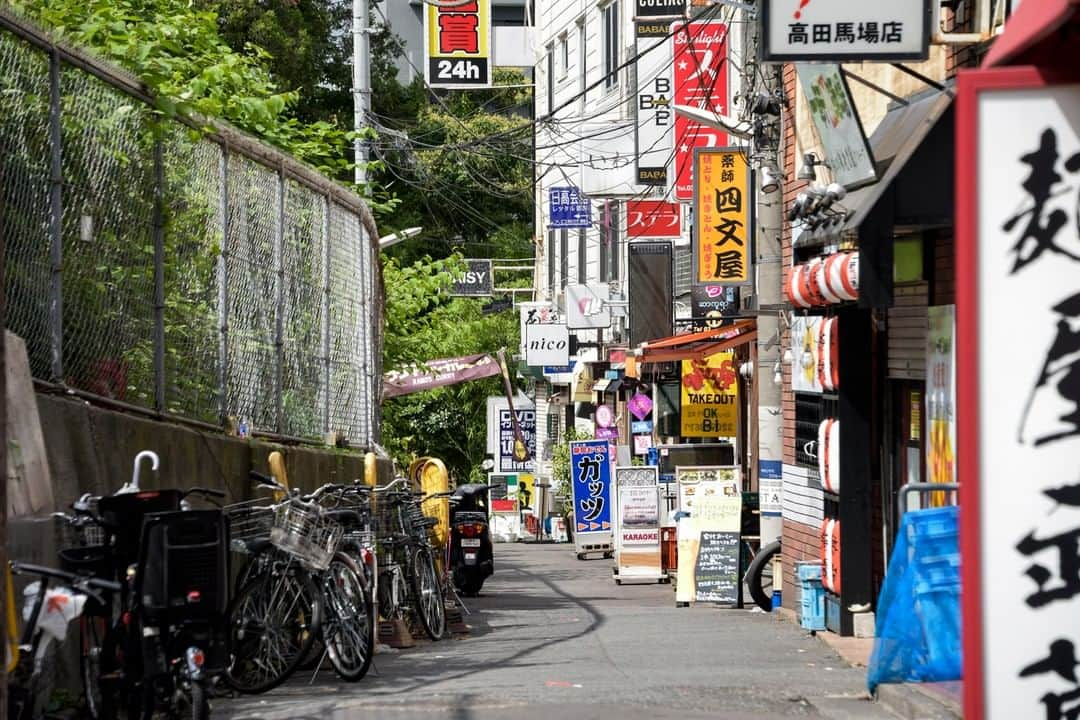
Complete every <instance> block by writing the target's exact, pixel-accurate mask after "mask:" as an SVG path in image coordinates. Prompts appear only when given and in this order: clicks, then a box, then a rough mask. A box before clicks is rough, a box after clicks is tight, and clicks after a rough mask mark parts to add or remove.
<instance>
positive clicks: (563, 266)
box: [559, 228, 570, 288]
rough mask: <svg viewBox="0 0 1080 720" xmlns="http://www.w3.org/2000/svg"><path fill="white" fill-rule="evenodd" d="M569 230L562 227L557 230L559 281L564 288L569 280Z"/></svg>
mask: <svg viewBox="0 0 1080 720" xmlns="http://www.w3.org/2000/svg"><path fill="white" fill-rule="evenodd" d="M569 236H570V231H569V230H567V229H566V228H563V229H562V230H560V231H559V282H560V283H561V284H562V286H563V287H564V288H565V287H566V283H568V282H570V248H569V244H570V243H569V242H568V238H569Z"/></svg>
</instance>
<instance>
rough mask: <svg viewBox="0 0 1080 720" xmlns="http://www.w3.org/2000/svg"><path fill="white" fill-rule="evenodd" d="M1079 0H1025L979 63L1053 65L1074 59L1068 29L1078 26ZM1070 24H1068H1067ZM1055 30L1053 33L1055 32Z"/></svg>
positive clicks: (984, 65) (992, 65)
mask: <svg viewBox="0 0 1080 720" xmlns="http://www.w3.org/2000/svg"><path fill="white" fill-rule="evenodd" d="M1077 10H1080V0H1025V1H1024V2H1023V3H1021V4H1020V7H1019V8H1017V10H1016V12H1014V13H1013V14H1012V15H1010V16H1009V19H1008V20H1007V21H1006V23H1005V32H1004V33H1002V34H1001V36H1000V37H999V38H998V39H997V40H995V41H994V44H993V45H991V46H990V51H989V52H988V53H986V57H985V58H984V59H983V63H982V66H983V67H984V68H989V67H998V66H1001V65H1054V64H1056V63H1060V62H1063V61H1066V60H1067V61H1068V62H1069V63H1070V64H1071V63H1072V62H1074V56H1073V54H1072V51H1073V47H1074V44H1073V43H1074V42H1075V40H1074V41H1072V42H1070V40H1069V38H1068V37H1067V35H1068V34H1069V33H1065V32H1058V31H1059V30H1062V29H1068V30H1070V31H1071V32H1072V33H1076V32H1077V31H1078V30H1080V17H1078V15H1077V13H1076V11H1077ZM1070 25H1071V26H1073V27H1068V26H1070ZM1055 33H1056V35H1055Z"/></svg>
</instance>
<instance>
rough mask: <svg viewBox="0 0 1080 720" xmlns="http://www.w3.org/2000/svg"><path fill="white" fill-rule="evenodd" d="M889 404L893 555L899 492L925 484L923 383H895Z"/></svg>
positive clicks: (888, 506) (888, 511) (888, 520)
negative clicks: (917, 483)
mask: <svg viewBox="0 0 1080 720" xmlns="http://www.w3.org/2000/svg"><path fill="white" fill-rule="evenodd" d="M889 385H890V388H891V393H890V398H889V399H890V400H891V403H892V412H891V413H890V416H891V418H892V432H891V435H892V438H891V441H890V451H891V453H890V454H891V455H892V473H891V474H892V487H890V488H889V493H888V500H889V501H888V502H886V503H885V507H884V510H885V513H884V514H885V517H884V518H883V520H884V522H885V527H886V528H887V532H886V538H887V539H888V545H889V547H888V552H889V553H891V552H892V546H893V542H894V539H895V538H896V532H897V530H898V529H899V525H898V521H897V515H898V511H899V504H900V502H902V498H901V497H900V488H901V487H903V486H904V485H907V484H908V483H916V482H923V480H924V479H925V478H926V455H925V453H924V451H923V443H924V442H925V437H926V424H925V417H926V409H925V403H926V383H925V382H923V381H922V380H893V381H891V382H890V383H889Z"/></svg>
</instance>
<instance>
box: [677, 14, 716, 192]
mask: <svg viewBox="0 0 1080 720" xmlns="http://www.w3.org/2000/svg"><path fill="white" fill-rule="evenodd" d="M671 43H672V47H673V48H674V50H673V56H674V60H675V64H674V66H673V76H674V80H675V91H674V98H673V102H674V104H675V105H690V106H691V107H700V108H708V109H710V110H713V111H715V112H717V113H721V114H727V112H728V73H729V72H730V69H729V67H728V62H727V56H728V27H727V25H725V24H724V23H722V22H715V21H711V20H707V21H695V22H689V23H672V26H671ZM674 128H675V178H674V186H675V187H674V190H675V193H674V197H675V199H676V200H682V201H686V202H689V201H692V200H693V199H694V149H695V148H699V147H720V146H723V145H727V142H728V137H727V133H723V132H720V131H718V130H713V129H711V128H707V127H705V126H704V125H702V124H701V123H698V122H695V121H693V120H691V119H690V118H688V117H686V116H685V115H681V114H679V113H675V123H674Z"/></svg>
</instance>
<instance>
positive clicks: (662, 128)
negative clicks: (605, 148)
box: [634, 13, 681, 187]
mask: <svg viewBox="0 0 1080 720" xmlns="http://www.w3.org/2000/svg"><path fill="white" fill-rule="evenodd" d="M680 14H681V13H680ZM667 34H668V25H667V23H664V22H655V21H654V22H646V23H638V24H637V39H636V48H637V83H638V86H637V88H636V91H637V102H636V103H635V104H634V107H635V109H636V113H637V121H636V122H635V123H634V132H635V141H636V143H637V161H636V170H637V183H638V184H639V185H652V186H656V187H667V184H668V165H669V164H670V162H671V127H672V125H673V123H674V122H675V112H674V111H673V110H672V109H671V92H672V77H671V43H670V42H669V41H668V39H667Z"/></svg>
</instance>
